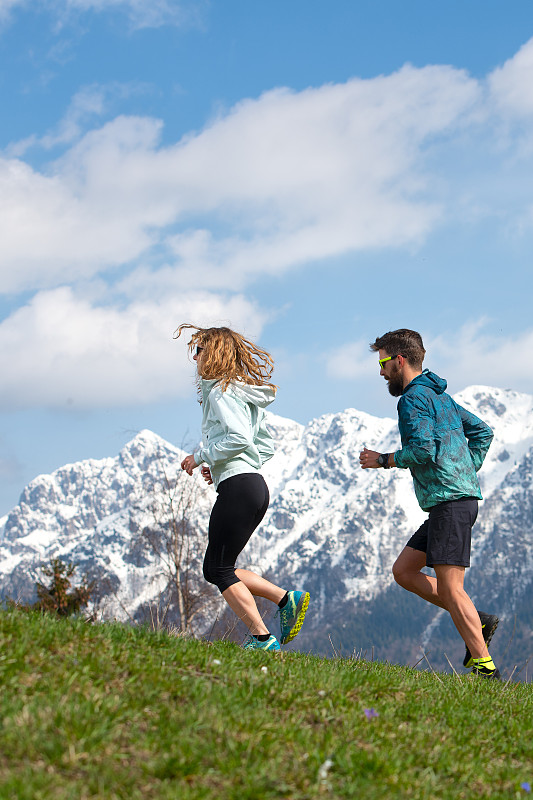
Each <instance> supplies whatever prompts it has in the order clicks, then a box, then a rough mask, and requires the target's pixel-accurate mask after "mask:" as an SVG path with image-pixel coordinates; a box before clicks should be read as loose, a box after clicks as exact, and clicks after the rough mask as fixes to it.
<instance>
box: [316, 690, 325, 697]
mask: <svg viewBox="0 0 533 800" xmlns="http://www.w3.org/2000/svg"><path fill="white" fill-rule="evenodd" d="M318 694H319V695H320V697H325V696H326V693H325V691H324V689H319V690H318Z"/></svg>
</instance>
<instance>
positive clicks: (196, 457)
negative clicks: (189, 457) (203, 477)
mask: <svg viewBox="0 0 533 800" xmlns="http://www.w3.org/2000/svg"><path fill="white" fill-rule="evenodd" d="M202 452H203V447H201V448H200V449H199V450H195V452H194V453H193V456H194V460H195V461H196V464H197V466H198V467H199V466H200V464H203V463H204V462H205V458H204V457H203V455H202Z"/></svg>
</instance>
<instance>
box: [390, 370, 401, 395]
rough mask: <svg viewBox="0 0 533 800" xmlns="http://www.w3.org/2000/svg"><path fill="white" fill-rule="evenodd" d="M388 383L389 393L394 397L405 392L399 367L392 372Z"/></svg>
mask: <svg viewBox="0 0 533 800" xmlns="http://www.w3.org/2000/svg"><path fill="white" fill-rule="evenodd" d="M388 384H389V393H390V394H391V395H392V396H393V397H399V396H400V395H401V393H402V392H403V378H402V375H401V372H400V370H399V369H398V367H396V368H395V370H394V372H391V376H390V378H388Z"/></svg>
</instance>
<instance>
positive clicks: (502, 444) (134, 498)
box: [0, 386, 533, 658]
mask: <svg viewBox="0 0 533 800" xmlns="http://www.w3.org/2000/svg"><path fill="white" fill-rule="evenodd" d="M456 399H457V400H458V402H460V403H461V404H462V405H464V406H465V407H467V408H468V409H470V410H471V411H473V413H475V414H477V415H478V416H480V417H481V418H482V419H484V420H486V421H487V423H488V424H489V425H490V426H491V427H492V428H493V429H494V432H495V439H494V442H493V445H492V447H491V449H490V451H489V454H488V456H487V459H486V462H485V464H484V466H483V469H482V471H481V473H480V479H481V484H482V489H483V493H484V497H485V502H484V503H482V504H481V506H480V514H479V520H478V523H477V525H476V527H475V529H474V537H473V547H472V551H473V559H472V568H471V570H470V571H469V574H468V587H469V592H470V593H471V595H472V596H473V597H474V599H475V600H476V601H477V602H478V603H481V604H482V607H483V608H487V609H489V606H490V610H495V611H497V613H498V614H499V615H500V616H502V617H504V618H505V619H507V620H512V621H513V625H514V627H515V629H517V630H518V631H519V635H518V638H519V640H520V642H521V643H522V644H523V645H524V647H526V648H527V647H528V646H529V644H533V642H531V640H528V635H529V634H528V631H530V629H531V623H532V621H533V620H532V618H531V601H530V599H529V598H530V596H531V588H532V586H533V549H532V544H533V533H532V522H533V486H532V481H533V479H532V474H531V473H532V469H531V468H532V466H533V397H531V396H529V395H525V394H519V393H517V392H513V391H510V390H502V389H495V388H490V387H485V386H473V387H470V388H468V389H465V390H464V391H463V392H461V393H460V394H459V395H457V397H456ZM269 426H270V429H271V431H272V433H273V435H274V437H275V439H276V442H277V452H276V455H275V456H274V458H273V459H272V460H271V461H270V462H269V463H268V464H267V465H266V466H265V469H264V474H265V478H266V480H267V483H268V485H269V487H270V492H271V504H270V508H269V511H268V513H267V516H266V517H265V520H264V521H263V524H262V525H261V527H260V529H259V531H258V532H257V533H256V534H255V535H254V536H253V537H252V540H251V542H250V544H249V545H248V547H247V548H246V550H245V551H244V553H243V554H242V556H241V560H240V565H241V566H250V567H252V568H255V569H257V570H260V571H261V572H264V573H266V574H268V575H271V576H276V577H275V579H276V582H278V583H280V584H281V585H283V586H287V587H290V586H295V587H296V586H299V587H303V586H305V587H306V588H308V589H309V591H311V593H312V596H313V604H312V610H311V611H310V614H309V617H308V620H307V621H306V626H305V629H304V631H302V634H301V635H300V637H299V639H298V642H299V643H300V646H302V645H303V646H306V647H313V648H315V649H319V650H320V649H321V650H323V651H324V650H325V649H327V647H328V646H329V644H326V639H325V637H327V638H328V639H329V637H330V636H331V635H334V637H335V640H336V643H337V644H340V645H341V646H342V647H343V648H344V649H345V650H346V648H348V649H349V650H350V652H351V650H353V649H354V648H355V649H358V648H361V647H367V646H370V645H376V646H377V647H379V646H381V647H382V648H383V650H384V651H385V652H382V653H381V657H396V658H410V657H411V654H412V653H413V652H414V651H415V650H416V647H417V646H418V645H420V644H423V646H424V647H431V646H432V645H433V643H434V642H435V641H436V640H437V639H438V640H439V641H441V640H443V641H445V640H446V637H447V636H448V635H449V634H450V632H449V631H448V633H447V632H446V619H445V617H446V616H447V615H443V614H442V613H438V612H437V610H436V609H434V608H433V607H431V606H428V605H427V604H425V603H423V602H422V601H420V600H418V598H412V597H411V596H408V593H406V592H403V590H400V589H399V588H398V587H396V586H394V585H393V580H392V573H391V566H392V564H393V562H394V559H395V557H396V555H397V554H398V553H399V552H400V550H401V549H402V547H403V546H404V544H405V542H406V540H407V539H408V537H409V536H410V534H411V533H412V532H413V531H414V530H416V528H417V527H418V526H419V525H420V524H421V522H422V521H423V519H424V518H425V514H424V513H423V512H422V511H421V510H420V509H419V508H418V505H417V503H416V500H415V496H414V492H413V489H412V483H411V477H410V474H409V472H408V471H407V470H390V471H385V470H361V469H360V467H359V452H360V450H361V449H362V448H363V446H364V445H367V446H369V447H371V448H372V449H376V450H379V451H382V452H390V451H392V450H395V449H397V447H398V445H399V438H398V432H397V425H396V420H395V419H388V418H385V419H383V418H377V417H373V416H371V415H369V414H366V413H363V412H360V411H356V410H355V409H347V410H346V411H343V412H340V413H337V414H327V415H325V416H322V417H320V418H319V419H315V420H312V421H311V422H310V423H309V424H308V425H305V426H303V425H300V424H298V423H296V422H293V421H291V420H288V419H284V418H281V417H278V416H276V415H273V414H270V415H269ZM182 458H183V453H182V452H181V451H180V450H179V449H178V448H176V447H174V446H172V445H171V444H169V443H168V442H165V441H164V440H162V439H160V438H159V437H158V436H156V435H155V434H153V433H151V432H149V431H143V432H141V433H140V434H139V435H137V436H136V437H135V438H134V439H133V440H132V441H131V442H129V443H128V444H127V445H126V446H125V447H124V448H123V449H122V451H121V452H120V453H119V455H118V456H117V457H116V458H106V459H103V460H98V461H95V460H88V461H83V462H80V463H77V464H70V465H67V466H65V467H63V468H61V469H59V470H57V471H56V472H54V473H53V474H51V475H41V476H39V477H38V478H36V479H35V480H34V481H32V482H31V483H30V484H29V485H28V486H27V488H26V489H25V490H24V491H23V493H22V495H21V498H20V502H19V504H18V505H17V506H16V507H15V508H14V509H13V510H12V511H11V513H10V514H9V515H8V516H7V517H5V518H4V519H3V520H2V521H1V523H2V528H1V534H0V536H1V538H0V576H1V579H2V593H3V595H4V596H10V597H14V598H20V599H24V600H29V599H30V598H31V596H32V592H33V587H34V582H35V579H36V576H37V575H38V568H39V565H41V564H42V563H43V562H47V561H48V560H49V559H50V558H52V557H56V556H57V557H60V558H61V559H62V560H64V561H72V562H75V563H77V564H78V565H79V567H80V569H81V570H82V571H83V572H88V573H89V574H90V575H92V576H94V577H95V578H96V579H97V581H98V585H99V591H100V613H101V614H103V615H104V616H107V617H117V618H122V619H124V618H127V617H131V618H135V617H136V616H137V617H138V612H139V609H140V608H141V607H146V604H147V603H149V602H150V601H153V600H154V598H157V597H160V596H161V593H162V592H164V589H165V585H166V583H167V580H168V578H167V574H166V573H165V570H164V569H163V567H162V559H161V557H157V555H156V552H157V551H156V549H154V548H153V547H152V548H150V547H149V546H147V541H148V540H149V539H147V537H146V532H147V531H148V532H149V531H153V530H158V529H160V528H161V526H162V525H164V524H165V523H166V524H168V522H169V519H170V517H169V515H170V516H171V511H170V510H169V509H170V508H171V507H172V508H173V509H174V510H173V511H172V513H174V515H175V513H176V507H177V505H176V504H177V503H178V505H179V503H181V505H180V508H179V513H180V514H182V516H184V515H186V516H187V518H188V519H189V522H190V525H191V531H192V533H191V536H192V538H191V542H192V545H191V546H190V552H191V557H190V560H191V563H192V567H193V572H194V573H195V574H196V575H197V576H198V578H199V580H200V581H201V561H202V555H203V549H204V545H205V536H206V528H207V521H208V515H209V509H210V506H211V504H212V502H213V501H214V498H215V493H214V491H213V489H212V488H211V487H207V486H206V485H205V484H203V482H202V481H201V479H200V477H199V475H197V476H196V477H195V478H194V479H190V478H188V476H186V475H185V474H184V473H182V472H181V470H180V468H179V464H180V461H181V459H182ZM176 482H177V487H178V488H177V489H176V488H175V485H176ZM184 497H185V499H184ZM177 498H180V499H179V502H178V500H177ZM171 499H172V502H170V501H171ZM185 512H186V514H185ZM400 606H402V608H401V609H400ZM331 608H335V615H334V616H332V615H331ZM516 619H518V623H519V624H518V628H516V624H515V621H516ZM452 634H453V632H452ZM452 634H450V636H451V635H452ZM528 642H529V643H528ZM402 648H403V649H402ZM450 649H452V650H453V645H450Z"/></svg>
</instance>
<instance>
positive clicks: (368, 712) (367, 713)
mask: <svg viewBox="0 0 533 800" xmlns="http://www.w3.org/2000/svg"><path fill="white" fill-rule="evenodd" d="M365 716H366V718H367V719H372V718H373V717H379V714H378V712H377V711H376V709H375V708H365Z"/></svg>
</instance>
